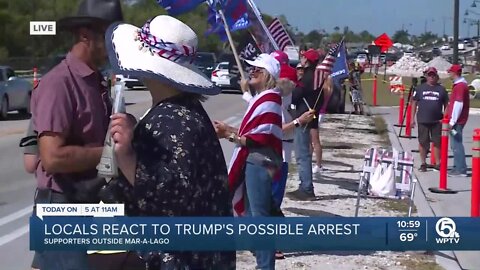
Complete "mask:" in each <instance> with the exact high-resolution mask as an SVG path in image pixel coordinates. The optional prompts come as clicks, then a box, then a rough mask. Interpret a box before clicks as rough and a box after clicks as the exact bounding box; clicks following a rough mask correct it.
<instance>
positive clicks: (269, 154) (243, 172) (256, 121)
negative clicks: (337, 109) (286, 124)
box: [215, 54, 282, 269]
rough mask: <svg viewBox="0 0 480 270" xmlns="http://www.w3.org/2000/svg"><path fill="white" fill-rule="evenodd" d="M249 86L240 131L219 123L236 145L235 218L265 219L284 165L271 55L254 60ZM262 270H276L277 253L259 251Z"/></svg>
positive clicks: (276, 66) (231, 175)
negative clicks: (273, 186)
mask: <svg viewBox="0 0 480 270" xmlns="http://www.w3.org/2000/svg"><path fill="white" fill-rule="evenodd" d="M247 63H248V64H250V65H251V66H252V70H251V72H250V80H249V81H248V83H247V82H246V81H242V88H246V87H248V88H249V89H251V90H254V92H255V96H254V97H253V98H252V99H251V100H250V101H249V103H248V108H247V111H246V113H245V115H244V117H243V120H242V123H241V125H240V128H239V129H238V130H237V129H235V128H233V127H231V126H228V125H226V124H225V123H222V122H215V127H216V129H217V134H218V136H219V137H220V138H228V140H229V141H231V142H233V143H235V144H236V147H235V150H234V153H233V156H232V159H231V161H230V166H229V172H228V180H229V187H230V191H231V192H232V194H233V201H232V202H233V208H234V215H235V216H245V215H249V216H253V217H265V216H270V215H271V210H272V181H275V180H274V179H279V177H278V174H279V172H280V167H281V164H282V100H281V96H280V92H279V90H277V89H276V88H275V85H276V80H277V79H278V77H279V74H280V63H279V62H278V61H277V60H276V59H275V58H274V57H273V56H271V55H269V54H261V55H259V56H258V57H257V58H256V59H255V60H254V61H249V60H247ZM255 256H256V258H257V266H258V268H259V269H274V268H275V257H274V251H273V250H271V251H256V252H255Z"/></svg>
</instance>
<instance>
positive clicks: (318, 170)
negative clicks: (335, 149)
mask: <svg viewBox="0 0 480 270" xmlns="http://www.w3.org/2000/svg"><path fill="white" fill-rule="evenodd" d="M324 170H325V169H324V168H323V166H318V165H317V164H315V165H314V166H313V167H312V173H322V172H323V171H324Z"/></svg>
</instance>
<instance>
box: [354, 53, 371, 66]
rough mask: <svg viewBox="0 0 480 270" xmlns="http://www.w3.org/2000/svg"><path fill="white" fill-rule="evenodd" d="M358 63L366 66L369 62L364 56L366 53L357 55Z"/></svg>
mask: <svg viewBox="0 0 480 270" xmlns="http://www.w3.org/2000/svg"><path fill="white" fill-rule="evenodd" d="M356 62H357V63H359V64H361V65H363V64H365V63H366V62H368V57H367V55H366V54H364V53H361V54H359V55H357V59H356Z"/></svg>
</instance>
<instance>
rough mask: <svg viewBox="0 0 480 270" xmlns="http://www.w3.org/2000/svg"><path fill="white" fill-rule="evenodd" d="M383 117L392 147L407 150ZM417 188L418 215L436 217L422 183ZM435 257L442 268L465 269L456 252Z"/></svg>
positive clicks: (437, 253) (443, 252) (416, 204)
mask: <svg viewBox="0 0 480 270" xmlns="http://www.w3.org/2000/svg"><path fill="white" fill-rule="evenodd" d="M381 117H382V118H383V120H385V122H386V123H387V127H388V137H389V139H390V143H391V145H392V147H393V148H396V149H401V150H402V151H404V150H405V149H403V145H402V143H401V142H400V138H399V137H398V134H397V133H396V132H395V129H394V127H393V125H392V124H391V123H389V122H388V121H387V120H386V119H385V118H384V117H383V116H381ZM413 175H414V176H415V177H416V178H417V175H416V173H415V170H414V172H413ZM417 187H418V188H417V189H416V193H415V198H414V201H413V202H414V204H415V207H417V210H418V213H419V214H421V215H422V216H427V217H436V214H435V211H433V208H432V207H431V206H430V203H429V202H428V201H427V196H426V194H425V189H424V187H423V186H422V183H421V182H420V181H417ZM434 255H435V261H436V262H437V263H438V264H439V265H440V266H441V267H443V268H445V269H447V270H462V269H463V268H462V267H461V266H460V263H459V261H458V257H457V256H456V254H455V252H454V251H436V252H435V253H434Z"/></svg>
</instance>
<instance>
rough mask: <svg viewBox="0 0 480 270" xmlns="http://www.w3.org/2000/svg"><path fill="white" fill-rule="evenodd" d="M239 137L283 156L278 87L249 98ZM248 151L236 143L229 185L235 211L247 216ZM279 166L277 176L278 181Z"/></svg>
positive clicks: (235, 213) (280, 103) (280, 102)
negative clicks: (246, 169)
mask: <svg viewBox="0 0 480 270" xmlns="http://www.w3.org/2000/svg"><path fill="white" fill-rule="evenodd" d="M238 130H239V132H238V136H244V137H247V138H249V139H251V140H252V141H254V142H255V143H257V144H258V145H260V146H261V147H270V148H272V149H273V150H274V151H275V152H276V153H277V154H278V155H279V156H282V98H281V97H280V94H279V93H278V92H277V91H276V90H266V91H263V92H262V93H260V94H258V95H256V96H255V97H254V98H252V99H251V100H250V101H249V104H248V109H247V113H246V114H245V116H244V117H243V120H242V123H241V124H240V128H239V129H238ZM248 154H249V150H248V148H247V147H242V146H238V145H237V146H236V147H235V149H234V151H233V156H232V159H231V160H230V166H229V169H228V186H229V189H230V192H232V193H233V199H232V203H233V213H234V215H235V216H243V215H245V199H246V197H245V178H244V177H245V173H244V171H245V166H246V162H247V157H248ZM279 172H280V168H278V170H277V172H276V174H275V175H276V176H274V178H273V179H274V181H278V180H279V177H278V174H279Z"/></svg>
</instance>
